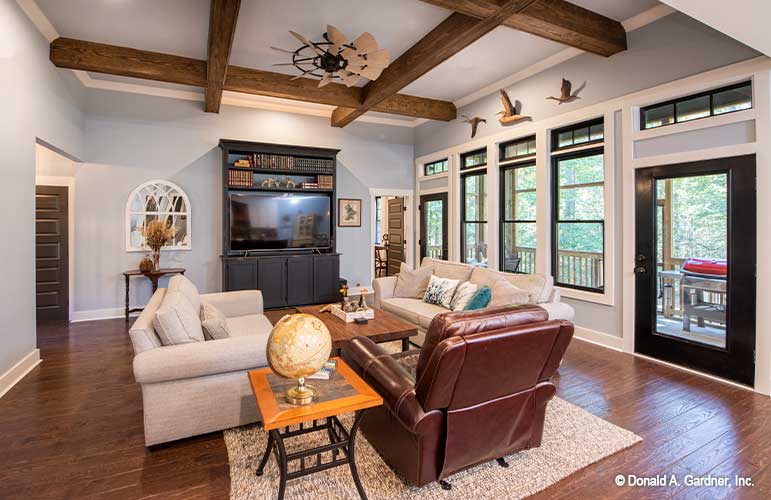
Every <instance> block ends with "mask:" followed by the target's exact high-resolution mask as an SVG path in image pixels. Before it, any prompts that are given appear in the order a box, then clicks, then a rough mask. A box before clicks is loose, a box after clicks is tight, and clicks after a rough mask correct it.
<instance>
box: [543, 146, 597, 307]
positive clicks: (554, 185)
mask: <svg viewBox="0 0 771 500" xmlns="http://www.w3.org/2000/svg"><path fill="white" fill-rule="evenodd" d="M598 154H600V155H604V154H605V146H604V145H603V146H600V147H596V148H587V149H581V150H579V151H574V152H568V153H564V154H559V155H553V156H552V159H551V160H552V165H551V167H552V168H551V178H552V182H551V274H552V276H553V277H554V286H558V287H560V288H570V289H573V290H582V291H585V292H592V293H597V294H604V293H605V280H604V277H605V260H606V257H607V241H606V238H605V216H604V213H603V218H602V220H597V219H593V220H579V221H576V220H560V218H559V191H560V185H559V162H560V161H564V160H571V159H575V158H583V157H588V156H597V155H598ZM605 167H606V165H605V161H604V158H603V176H602V180H603V188H604V187H606V184H605V183H606V182H607V179H606V178H605ZM603 209H604V212H607V200H606V199H605V197H604V196H603ZM560 223H577V224H601V225H602V276H603V286H602V287H600V288H593V287H587V286H581V285H573V284H571V283H563V282H561V281H560V280H559V272H558V268H557V262H558V259H559V231H558V229H557V228H558V227H559V224H560Z"/></svg>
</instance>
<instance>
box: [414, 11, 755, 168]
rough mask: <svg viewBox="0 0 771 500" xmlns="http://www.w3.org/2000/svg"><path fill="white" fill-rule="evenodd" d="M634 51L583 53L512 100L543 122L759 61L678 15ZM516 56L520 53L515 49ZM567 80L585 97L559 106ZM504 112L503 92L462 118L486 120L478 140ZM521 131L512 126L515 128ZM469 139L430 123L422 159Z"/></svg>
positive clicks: (464, 129) (421, 133)
mask: <svg viewBox="0 0 771 500" xmlns="http://www.w3.org/2000/svg"><path fill="white" fill-rule="evenodd" d="M628 44H629V49H628V50H626V51H624V52H621V53H619V54H616V55H614V56H612V57H609V58H604V57H600V56H595V55H592V54H583V55H580V56H578V57H575V58H574V59H571V60H569V61H567V62H564V63H562V64H560V65H558V66H555V67H553V68H551V69H549V70H546V71H544V72H542V73H539V74H537V75H534V76H532V77H530V78H528V79H526V80H522V81H521V82H518V83H516V84H514V85H513V86H512V87H508V88H507V89H506V91H507V92H508V94H509V97H510V98H511V99H512V101H514V100H519V101H521V102H522V108H521V110H520V111H521V112H522V114H524V115H529V116H532V117H533V120H542V119H544V118H549V117H552V116H557V115H560V114H563V113H566V112H568V111H572V110H574V109H577V108H581V107H584V106H589V105H592V104H597V103H600V102H603V101H607V100H609V99H612V98H615V97H619V96H622V95H626V94H629V93H631V92H635V91H638V90H642V89H647V88H650V87H654V86H656V85H660V84H662V83H666V82H670V81H673V80H678V79H680V78H684V77H686V76H690V75H695V74H698V73H703V72H704V71H707V70H710V69H714V68H718V67H721V66H725V65H728V64H731V63H734V62H738V61H743V60H745V59H750V58H752V57H756V56H758V55H759V54H758V53H757V52H756V51H754V50H752V49H750V48H748V47H746V46H744V45H742V44H740V43H739V42H737V41H735V40H733V39H731V38H729V37H727V36H725V35H723V34H721V33H719V32H717V31H715V30H713V29H712V28H709V27H708V26H705V25H703V24H701V23H699V22H698V21H694V20H693V19H691V18H690V17H687V16H685V15H683V14H678V13H675V14H672V15H669V16H667V17H665V18H663V19H660V20H658V21H656V22H654V23H651V24H649V25H648V26H644V27H642V28H640V29H638V30H635V31H632V32H630V33H629V34H628ZM511 57H516V51H511ZM562 77H565V78H567V79H569V80H571V81H572V83H573V85H574V87H579V86H580V85H581V84H582V83H583V82H586V87H585V88H584V90H582V91H581V92H580V94H579V95H580V96H581V99H579V100H577V101H575V102H572V103H568V104H561V105H558V104H557V103H556V102H555V101H551V100H549V101H547V100H546V96H550V95H559V90H560V85H561V82H562ZM501 109H503V106H502V105H501V100H500V96H499V94H498V92H495V93H493V94H490V95H488V96H487V97H483V98H481V99H479V100H477V101H476V102H473V103H471V104H469V105H467V106H464V107H463V108H461V109H459V110H458V116H460V115H463V114H465V115H468V116H481V117H483V118H486V119H487V123H486V124H484V123H483V124H481V125H480V126H479V131H478V132H477V138H480V137H485V136H488V135H492V134H494V133H497V132H500V131H501V130H502V129H503V126H502V125H500V124H499V123H498V120H497V117H496V116H495V113H497V112H498V111H500V110H501ZM513 128H515V127H509V129H513ZM468 140H469V125H468V124H467V123H465V122H463V121H462V120H455V121H452V122H450V123H445V122H427V123H425V124H423V125H421V126H419V127H417V129H416V132H415V153H416V155H417V156H421V155H425V154H429V153H433V152H434V151H438V150H441V149H444V148H447V147H449V146H453V145H456V144H461V143H464V142H467V141H468Z"/></svg>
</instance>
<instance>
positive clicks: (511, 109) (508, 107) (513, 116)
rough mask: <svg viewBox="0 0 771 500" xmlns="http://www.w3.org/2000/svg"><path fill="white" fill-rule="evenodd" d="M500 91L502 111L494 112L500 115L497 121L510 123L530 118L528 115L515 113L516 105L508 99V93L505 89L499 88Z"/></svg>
mask: <svg viewBox="0 0 771 500" xmlns="http://www.w3.org/2000/svg"><path fill="white" fill-rule="evenodd" d="M500 92H501V102H502V103H503V111H498V113H496V114H499V115H502V116H501V117H500V118H498V121H499V122H501V125H512V124H514V123H519V122H521V121H525V120H530V119H531V118H530V117H529V116H525V115H520V114H518V113H517V106H516V105H514V104H512V102H511V99H509V94H507V93H506V91H505V90H503V89H501V90H500Z"/></svg>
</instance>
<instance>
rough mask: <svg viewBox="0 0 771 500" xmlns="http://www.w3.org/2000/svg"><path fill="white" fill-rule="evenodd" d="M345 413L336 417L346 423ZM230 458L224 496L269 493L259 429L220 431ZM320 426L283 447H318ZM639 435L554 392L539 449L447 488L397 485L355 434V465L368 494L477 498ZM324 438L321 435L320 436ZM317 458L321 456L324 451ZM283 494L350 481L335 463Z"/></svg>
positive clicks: (526, 488) (305, 495)
mask: <svg viewBox="0 0 771 500" xmlns="http://www.w3.org/2000/svg"><path fill="white" fill-rule="evenodd" d="M352 420H353V416H352V415H344V416H343V417H342V418H341V421H342V422H343V424H345V425H346V427H349V428H350V425H351V422H352ZM224 434H225V444H226V445H227V449H228V457H229V460H230V498H231V500H263V499H267V498H275V496H276V493H277V491H278V483H279V472H278V466H277V465H276V457H275V453H274V454H273V456H271V458H270V461H269V462H268V465H267V467H266V468H265V473H264V475H263V476H260V477H258V476H256V475H255V470H256V469H257V465H259V462H260V458H261V457H262V454H263V452H264V451H265V446H266V445H267V434H266V433H265V432H264V431H263V430H262V429H261V428H260V427H259V426H258V425H251V426H245V427H239V428H236V429H230V430H227V431H225V433H224ZM326 438H327V435H326V433H325V432H314V433H311V434H306V435H304V436H300V437H295V438H291V439H289V440H287V441H286V443H287V452H288V453H291V452H292V451H296V450H297V449H299V448H306V447H308V446H318V445H321V444H322V442H321V441H322V440H323V439H326ZM639 441H641V438H640V437H639V436H637V435H636V434H633V433H631V432H629V431H627V430H625V429H622V428H620V427H617V426H615V425H613V424H611V423H610V422H606V421H605V420H603V419H601V418H599V417H596V416H594V415H592V414H591V413H589V412H587V411H586V410H583V409H581V408H579V407H577V406H575V405H572V404H570V403H568V402H567V401H564V400H562V399H559V398H554V399H553V400H552V401H551V402H550V403H549V406H548V407H547V411H546V425H545V427H544V435H543V442H542V444H541V447H540V448H537V449H533V450H528V451H524V452H521V453H517V454H514V455H511V456H509V457H506V461H507V462H509V464H510V466H509V468H503V467H500V466H499V465H498V464H497V463H496V462H494V461H493V462H490V463H487V464H483V465H479V466H477V467H473V468H471V469H468V470H466V471H463V472H459V473H457V474H454V475H452V476H450V477H449V478H448V480H449V482H450V483H451V484H452V491H449V492H448V491H444V490H442V489H441V487H440V486H439V485H438V484H437V483H432V484H429V485H427V486H424V487H422V488H417V487H413V486H409V485H407V484H405V483H404V482H403V481H402V480H401V479H400V478H399V477H398V476H397V475H396V474H395V473H394V472H393V471H392V470H391V469H390V468H389V467H388V466H387V465H386V464H385V462H383V460H382V459H381V457H380V455H378V454H377V452H376V451H375V450H374V449H373V448H372V446H371V445H370V444H369V443H368V442H367V440H366V438H365V437H364V435H363V434H362V433H359V435H358V437H357V438H356V451H355V453H356V465H357V466H358V469H359V476H360V477H361V481H362V484H363V485H364V489H365V491H366V492H367V496H368V497H369V498H370V500H393V499H398V500H402V499H404V500H406V499H421V500H434V499H436V500H439V499H441V500H448V499H450V498H451V499H452V500H466V499H468V500H481V499H485V498H501V499H504V498H505V499H512V500H513V499H519V498H525V497H527V496H530V495H533V494H535V493H537V492H539V491H541V490H543V489H546V488H548V487H549V486H551V485H552V484H554V483H556V482H557V481H559V480H561V479H563V478H565V477H567V476H569V475H570V474H572V473H574V472H576V471H577V470H579V469H581V468H583V467H586V466H587V465H589V464H592V463H594V462H596V461H598V460H600V459H602V458H605V457H607V456H609V455H612V454H614V453H616V452H618V451H620V450H623V449H624V448H628V447H629V446H632V445H633V444H635V443H637V442H639ZM326 442H328V441H326ZM325 460H329V458H328V457H327V458H326V459H325ZM286 498H287V499H291V500H332V499H335V500H340V499H357V498H359V496H358V494H357V493H356V487H355V486H354V484H353V480H352V479H351V472H350V469H349V468H348V467H347V466H340V467H336V468H334V469H330V470H327V471H324V472H320V473H316V474H312V475H310V476H305V477H301V478H298V479H294V480H290V481H288V482H287V487H286Z"/></svg>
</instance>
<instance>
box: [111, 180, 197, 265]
mask: <svg viewBox="0 0 771 500" xmlns="http://www.w3.org/2000/svg"><path fill="white" fill-rule="evenodd" d="M157 219H160V220H164V221H166V224H167V225H168V226H170V227H173V228H174V237H173V238H172V239H171V241H169V242H168V243H167V244H166V246H165V247H163V250H190V249H191V239H190V201H189V200H188V198H187V195H186V194H185V192H184V191H182V188H180V187H179V186H177V185H176V184H174V183H172V182H169V181H165V180H152V181H148V182H145V183H144V184H141V185H140V186H138V187H137V188H136V189H134V191H132V192H131V194H130V195H129V198H128V201H127V202H126V250H127V251H129V252H140V251H147V250H149V248H148V246H147V245H146V244H145V237H144V236H143V235H142V229H143V228H144V227H145V225H147V223H149V222H150V221H152V220H157Z"/></svg>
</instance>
